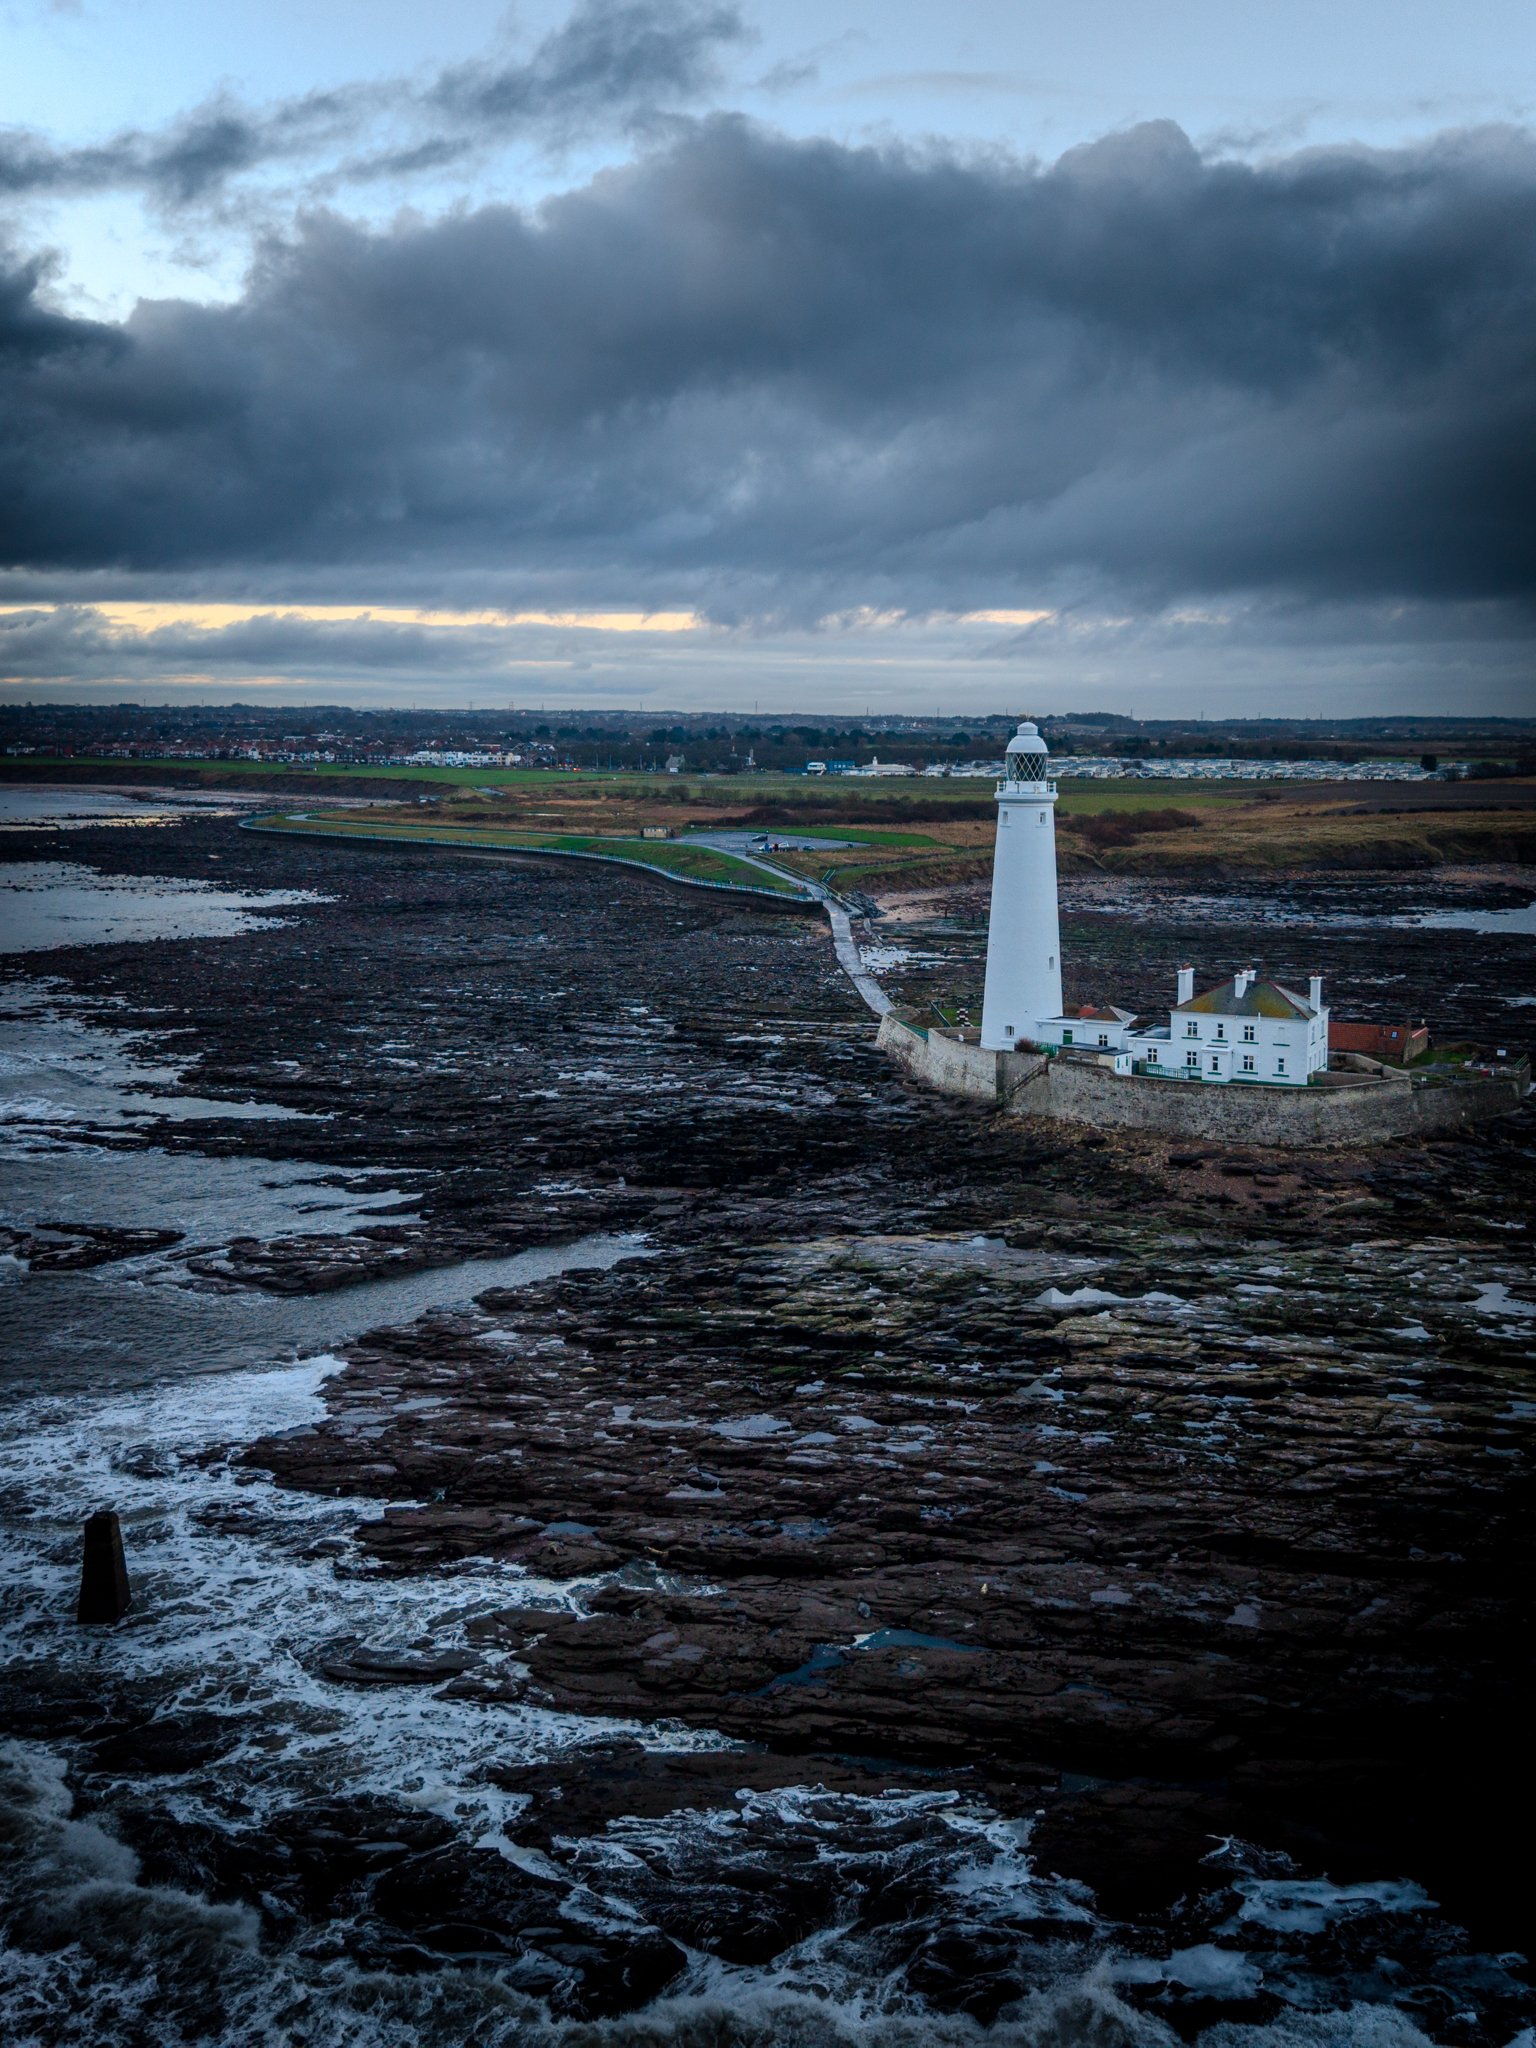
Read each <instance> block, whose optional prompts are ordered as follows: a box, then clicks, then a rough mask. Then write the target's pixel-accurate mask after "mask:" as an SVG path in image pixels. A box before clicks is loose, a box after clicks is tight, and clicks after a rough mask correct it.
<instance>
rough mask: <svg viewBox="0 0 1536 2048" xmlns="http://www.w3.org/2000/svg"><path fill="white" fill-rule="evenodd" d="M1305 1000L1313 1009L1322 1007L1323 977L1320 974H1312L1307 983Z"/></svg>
mask: <svg viewBox="0 0 1536 2048" xmlns="http://www.w3.org/2000/svg"><path fill="white" fill-rule="evenodd" d="M1307 1001H1308V1002H1309V1003H1310V1004H1311V1005H1312V1007H1313V1009H1314V1010H1321V1008H1322V1007H1323V977H1322V976H1321V975H1320V974H1314V975H1313V977H1312V979H1311V980H1310V981H1309V982H1308V983H1307Z"/></svg>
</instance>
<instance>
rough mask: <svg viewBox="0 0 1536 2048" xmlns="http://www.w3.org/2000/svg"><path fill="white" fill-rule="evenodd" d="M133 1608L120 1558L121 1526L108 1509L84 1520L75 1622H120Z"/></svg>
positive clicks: (124, 1569) (124, 1559) (125, 1570)
mask: <svg viewBox="0 0 1536 2048" xmlns="http://www.w3.org/2000/svg"><path fill="white" fill-rule="evenodd" d="M132 1605H133V1594H132V1593H131V1592H130V1591H129V1588H128V1561H127V1559H126V1558H125V1557H124V1556H123V1530H122V1524H121V1523H120V1522H119V1521H118V1519H117V1516H116V1515H115V1514H114V1513H113V1511H112V1510H111V1508H100V1509H98V1511H97V1512H96V1513H95V1514H94V1515H91V1516H89V1517H88V1518H87V1520H86V1524H85V1550H84V1555H83V1557H82V1560H81V1565H80V1604H79V1606H78V1607H77V1608H76V1609H75V1619H76V1621H121V1620H122V1618H123V1616H124V1615H125V1614H126V1613H127V1612H128V1610H129V1608H130V1607H131V1606H132Z"/></svg>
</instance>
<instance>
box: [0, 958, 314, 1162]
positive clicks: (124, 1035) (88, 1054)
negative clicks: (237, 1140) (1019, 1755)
mask: <svg viewBox="0 0 1536 2048" xmlns="http://www.w3.org/2000/svg"><path fill="white" fill-rule="evenodd" d="M111 1013H112V1006H111V1005H109V1004H102V1003H89V1004H88V1003H82V1002H80V1001H79V1000H78V999H77V998H75V997H73V996H72V995H71V994H70V992H69V991H68V990H67V989H66V988H65V987H64V986H63V985H62V984H61V983H60V982H59V981H58V980H57V979H56V978H54V977H42V978H30V979H21V978H16V979H7V980H6V981H4V982H3V983H0V1146H4V1144H5V1143H7V1142H8V1141H10V1140H13V1139H14V1137H15V1135H16V1132H17V1131H18V1129H21V1130H29V1131H32V1132H34V1133H35V1132H38V1131H47V1132H64V1131H68V1130H71V1129H83V1128H85V1127H87V1126H90V1127H93V1128H97V1129H102V1130H106V1129H111V1128H114V1127H119V1126H124V1125H132V1124H135V1123H144V1122H146V1121H148V1120H150V1119H158V1118H169V1119H171V1120H173V1121H176V1122H190V1121H195V1120H205V1119H207V1118H210V1117H232V1116H233V1117H265V1118H269V1119H273V1118H276V1119H289V1118H294V1117H298V1118H303V1117H305V1116H307V1114H308V1112H306V1111H304V1110H296V1109H285V1108H283V1107H282V1106H281V1105H279V1104H277V1103H272V1102H225V1101H218V1100H214V1099H212V1098H210V1097H207V1096H199V1095H190V1094H187V1095H167V1094H165V1093H163V1092H162V1091H164V1090H165V1089H167V1088H171V1087H177V1086H179V1085H180V1082H181V1079H182V1076H183V1075H184V1074H185V1073H186V1071H187V1069H188V1068H189V1067H190V1066H191V1064H192V1061H191V1060H190V1059H187V1058H183V1059H179V1060H178V1059H175V1058H170V1057H167V1056H166V1054H165V1052H164V1050H163V1048H160V1047H154V1048H152V1047H151V1034H150V1033H148V1032H145V1031H129V1030H123V1029H114V1028H113V1026H112V1024H111V1022H110V1021H109V1020H110V1017H111Z"/></svg>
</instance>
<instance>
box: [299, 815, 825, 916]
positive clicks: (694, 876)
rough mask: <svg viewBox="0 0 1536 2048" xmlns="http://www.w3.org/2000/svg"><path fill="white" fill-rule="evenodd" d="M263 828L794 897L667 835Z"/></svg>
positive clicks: (303, 819) (311, 824) (429, 827)
mask: <svg viewBox="0 0 1536 2048" xmlns="http://www.w3.org/2000/svg"><path fill="white" fill-rule="evenodd" d="M258 822H259V823H261V824H262V825H264V826H266V827H267V829H268V830H276V831H283V830H289V831H294V832H324V833H328V834H333V835H334V836H335V837H337V838H340V839H373V840H377V839H399V840H404V841H407V842H409V841H412V840H414V841H416V842H417V843H419V844H428V845H439V846H440V845H444V844H452V845H457V846H485V847H495V848H502V849H505V850H507V851H518V850H523V851H526V852H529V853H585V854H597V855H600V856H602V857H604V858H606V859H609V860H624V861H633V862H635V863H637V864H638V865H639V866H641V867H648V868H657V869H659V870H660V871H661V872H662V873H664V874H669V875H677V876H680V877H681V878H683V879H684V880H687V881H693V882H728V883H730V884H732V885H733V886H734V887H736V888H739V889H741V888H745V889H766V890H768V891H769V892H770V893H771V894H773V895H776V896H800V895H802V894H803V892H802V891H801V890H799V889H797V888H796V887H795V885H794V884H793V883H792V882H789V881H787V880H784V879H783V878H781V877H780V876H778V875H771V874H768V873H767V872H766V871H765V870H764V869H762V868H759V867H754V866H752V864H751V863H750V862H748V861H743V860H737V859H736V857H735V855H734V854H729V853H722V852H721V851H720V850H719V849H718V848H717V847H713V846H684V845H681V844H679V842H678V841H676V840H673V839H626V838H619V837H604V836H602V835H600V834H597V833H591V832H520V831H518V830H517V829H516V828H515V827H512V826H495V825H448V824H436V823H432V822H429V821H425V820H424V821H423V822H422V823H421V824H420V825H416V824H390V823H385V822H384V821H382V820H373V821H371V822H370V821H368V820H365V819H357V820H354V819H351V818H336V817H326V816H324V815H313V814H310V813H302V814H301V813H295V812H289V813H275V814H273V815H272V816H271V817H268V818H263V819H261V820H259V821H258Z"/></svg>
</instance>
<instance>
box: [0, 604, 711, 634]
mask: <svg viewBox="0 0 1536 2048" xmlns="http://www.w3.org/2000/svg"><path fill="white" fill-rule="evenodd" d="M68 609H71V607H69V606H64V605H57V604H36V605H32V604H6V605H0V613H5V614H15V613H17V612H33V611H38V612H59V611H63V610H68ZM80 609H82V610H85V611H92V612H95V613H96V614H98V616H99V617H101V618H102V619H104V620H105V621H106V622H107V624H108V625H109V626H110V627H111V628H112V629H113V631H114V632H118V633H153V632H156V631H157V630H159V629H160V628H161V627H164V626H190V627H192V628H193V629H194V630H196V631H199V632H219V631H222V630H223V628H225V627H227V626H240V625H245V624H246V623H247V622H248V621H250V620H252V619H301V620H303V621H304V622H305V623H306V624H316V625H385V626H449V627H452V626H547V627H554V628H559V629H563V630H566V631H581V632H591V633H691V632H694V631H696V630H697V628H698V626H699V625H700V623H701V622H700V620H699V617H698V615H697V613H695V612H504V611H436V610H429V609H427V608H426V607H424V606H410V605H355V604H289V605H282V604H174V603H162V602H159V601H156V600H153V599H149V598H127V599H122V600H113V599H108V600H106V601H104V602H101V603H98V604H86V605H82V606H81V607H80Z"/></svg>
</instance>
